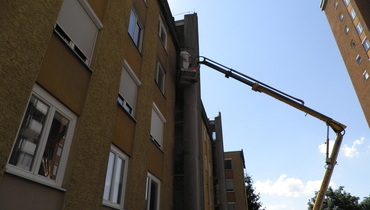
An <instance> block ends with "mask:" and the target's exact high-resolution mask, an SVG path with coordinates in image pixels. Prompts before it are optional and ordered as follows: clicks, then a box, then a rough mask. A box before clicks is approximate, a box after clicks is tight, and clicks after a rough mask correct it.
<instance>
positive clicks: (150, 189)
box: [145, 173, 160, 210]
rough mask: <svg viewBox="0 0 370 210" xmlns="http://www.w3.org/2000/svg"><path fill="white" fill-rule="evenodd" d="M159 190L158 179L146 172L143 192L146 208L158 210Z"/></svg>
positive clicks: (147, 209)
mask: <svg viewBox="0 0 370 210" xmlns="http://www.w3.org/2000/svg"><path fill="white" fill-rule="evenodd" d="M159 192H160V182H159V180H158V179H157V178H156V177H155V176H153V175H152V174H150V173H148V177H147V179H146V192H145V204H146V208H145V209H146V210H159Z"/></svg>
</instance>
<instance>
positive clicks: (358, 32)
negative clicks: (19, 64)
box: [356, 22, 364, 35]
mask: <svg viewBox="0 0 370 210" xmlns="http://www.w3.org/2000/svg"><path fill="white" fill-rule="evenodd" d="M356 31H357V34H358V35H361V34H362V32H363V31H364V28H363V27H362V25H361V22H358V23H357V25H356Z"/></svg>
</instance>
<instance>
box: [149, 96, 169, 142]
mask: <svg viewBox="0 0 370 210" xmlns="http://www.w3.org/2000/svg"><path fill="white" fill-rule="evenodd" d="M158 121H160V122H158ZM165 123H166V119H165V118H164V116H163V115H162V113H161V111H159V109H158V107H157V105H156V104H155V103H153V105H152V116H151V123H150V124H151V125H150V138H151V140H153V141H154V142H155V143H156V144H157V145H158V146H159V148H161V149H162V148H163V138H164V126H165Z"/></svg>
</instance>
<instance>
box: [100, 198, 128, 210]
mask: <svg viewBox="0 0 370 210" xmlns="http://www.w3.org/2000/svg"><path fill="white" fill-rule="evenodd" d="M103 206H106V207H109V208H112V209H119V210H125V209H124V208H122V206H120V205H119V204H115V203H112V202H109V201H106V200H103Z"/></svg>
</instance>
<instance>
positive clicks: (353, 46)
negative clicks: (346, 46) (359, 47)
mask: <svg viewBox="0 0 370 210" xmlns="http://www.w3.org/2000/svg"><path fill="white" fill-rule="evenodd" d="M350 45H351V47H352V49H354V48H355V47H356V43H355V42H354V41H353V40H351V43H350Z"/></svg>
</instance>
